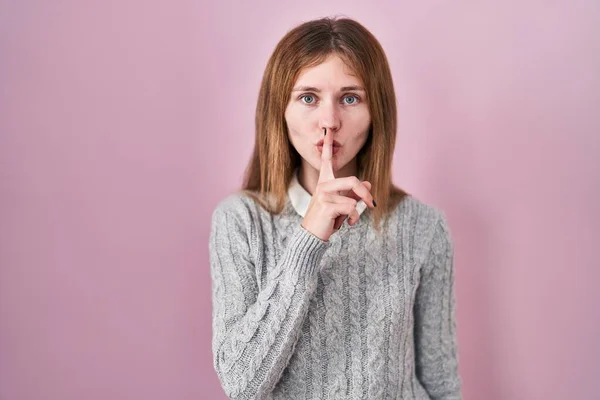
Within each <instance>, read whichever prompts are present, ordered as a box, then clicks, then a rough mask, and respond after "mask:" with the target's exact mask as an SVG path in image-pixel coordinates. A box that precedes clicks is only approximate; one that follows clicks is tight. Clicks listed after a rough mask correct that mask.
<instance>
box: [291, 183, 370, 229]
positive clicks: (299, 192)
mask: <svg viewBox="0 0 600 400" xmlns="http://www.w3.org/2000/svg"><path fill="white" fill-rule="evenodd" d="M288 196H289V198H290V202H291V203H292V206H293V207H294V209H295V210H296V212H297V213H298V214H300V215H301V216H302V217H303V218H304V215H305V214H306V210H307V209H308V205H309V204H310V200H311V199H312V196H311V195H310V193H308V192H307V191H306V189H304V187H302V185H301V184H300V182H299V181H298V174H297V172H296V173H294V176H293V178H292V181H291V182H290V185H289V186H288ZM366 208H367V205H366V204H365V202H364V201H362V200H360V201H359V202H358V204H357V205H356V210H357V211H358V215H361V214H362V213H363V211H365V209H366Z"/></svg>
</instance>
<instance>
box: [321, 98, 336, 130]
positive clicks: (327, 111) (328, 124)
mask: <svg viewBox="0 0 600 400" xmlns="http://www.w3.org/2000/svg"><path fill="white" fill-rule="evenodd" d="M320 111H321V115H320V118H319V128H320V129H321V131H322V130H323V128H327V131H328V132H329V131H338V130H339V129H340V123H341V121H340V116H339V112H338V109H337V107H336V104H331V103H329V104H323V105H322V106H321V110H320Z"/></svg>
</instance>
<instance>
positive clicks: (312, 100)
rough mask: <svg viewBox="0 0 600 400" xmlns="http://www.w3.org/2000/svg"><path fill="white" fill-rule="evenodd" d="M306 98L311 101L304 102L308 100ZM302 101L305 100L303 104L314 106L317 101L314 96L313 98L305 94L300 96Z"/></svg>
mask: <svg viewBox="0 0 600 400" xmlns="http://www.w3.org/2000/svg"><path fill="white" fill-rule="evenodd" d="M306 98H309V99H311V101H304V99H306ZM300 99H301V100H303V103H305V104H313V103H314V100H315V98H314V96H312V95H310V94H304V95H302V96H300Z"/></svg>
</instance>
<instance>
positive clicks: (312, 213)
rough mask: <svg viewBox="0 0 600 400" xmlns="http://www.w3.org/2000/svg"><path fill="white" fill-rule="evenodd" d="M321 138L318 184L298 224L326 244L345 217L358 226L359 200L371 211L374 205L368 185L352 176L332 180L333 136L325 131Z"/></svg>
mask: <svg viewBox="0 0 600 400" xmlns="http://www.w3.org/2000/svg"><path fill="white" fill-rule="evenodd" d="M324 135H325V137H324V142H323V153H322V154H321V169H320V171H319V180H318V182H317V187H316V189H315V192H314V193H313V196H312V199H311V201H310V204H309V205H308V209H307V211H306V215H305V216H304V219H303V220H302V226H303V227H304V229H306V230H307V231H309V232H310V233H312V234H313V235H315V236H317V237H318V238H319V239H321V240H324V241H328V240H329V237H330V236H331V235H332V234H333V233H334V232H336V231H337V230H338V229H339V227H340V226H341V225H342V223H344V220H345V219H346V218H347V217H348V218H349V220H348V223H349V224H350V225H354V224H355V223H356V222H358V219H359V217H360V216H359V214H358V211H357V210H356V204H357V203H358V201H359V200H363V201H364V202H365V204H367V206H369V207H371V208H373V207H375V204H374V202H373V197H372V196H371V192H370V190H371V184H370V183H369V182H367V181H364V182H361V181H360V180H359V179H358V178H357V177H355V176H349V177H346V178H335V176H334V174H333V164H332V161H331V159H332V146H333V135H331V134H330V135H329V136H327V130H326V129H324ZM342 191H343V192H345V194H344V195H342V194H340V192H342Z"/></svg>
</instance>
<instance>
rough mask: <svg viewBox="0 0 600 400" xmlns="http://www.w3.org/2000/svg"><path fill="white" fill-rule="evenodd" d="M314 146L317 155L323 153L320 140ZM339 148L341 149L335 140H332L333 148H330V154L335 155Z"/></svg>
mask: <svg viewBox="0 0 600 400" xmlns="http://www.w3.org/2000/svg"><path fill="white" fill-rule="evenodd" d="M316 146H317V150H318V151H319V154H321V153H323V140H322V139H321V140H320V141H319V143H317V144H316ZM341 148H342V145H341V144H340V143H339V142H338V141H337V140H334V141H333V146H331V154H332V155H334V154H336V153H337V152H338V151H339V150H340V149H341Z"/></svg>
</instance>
